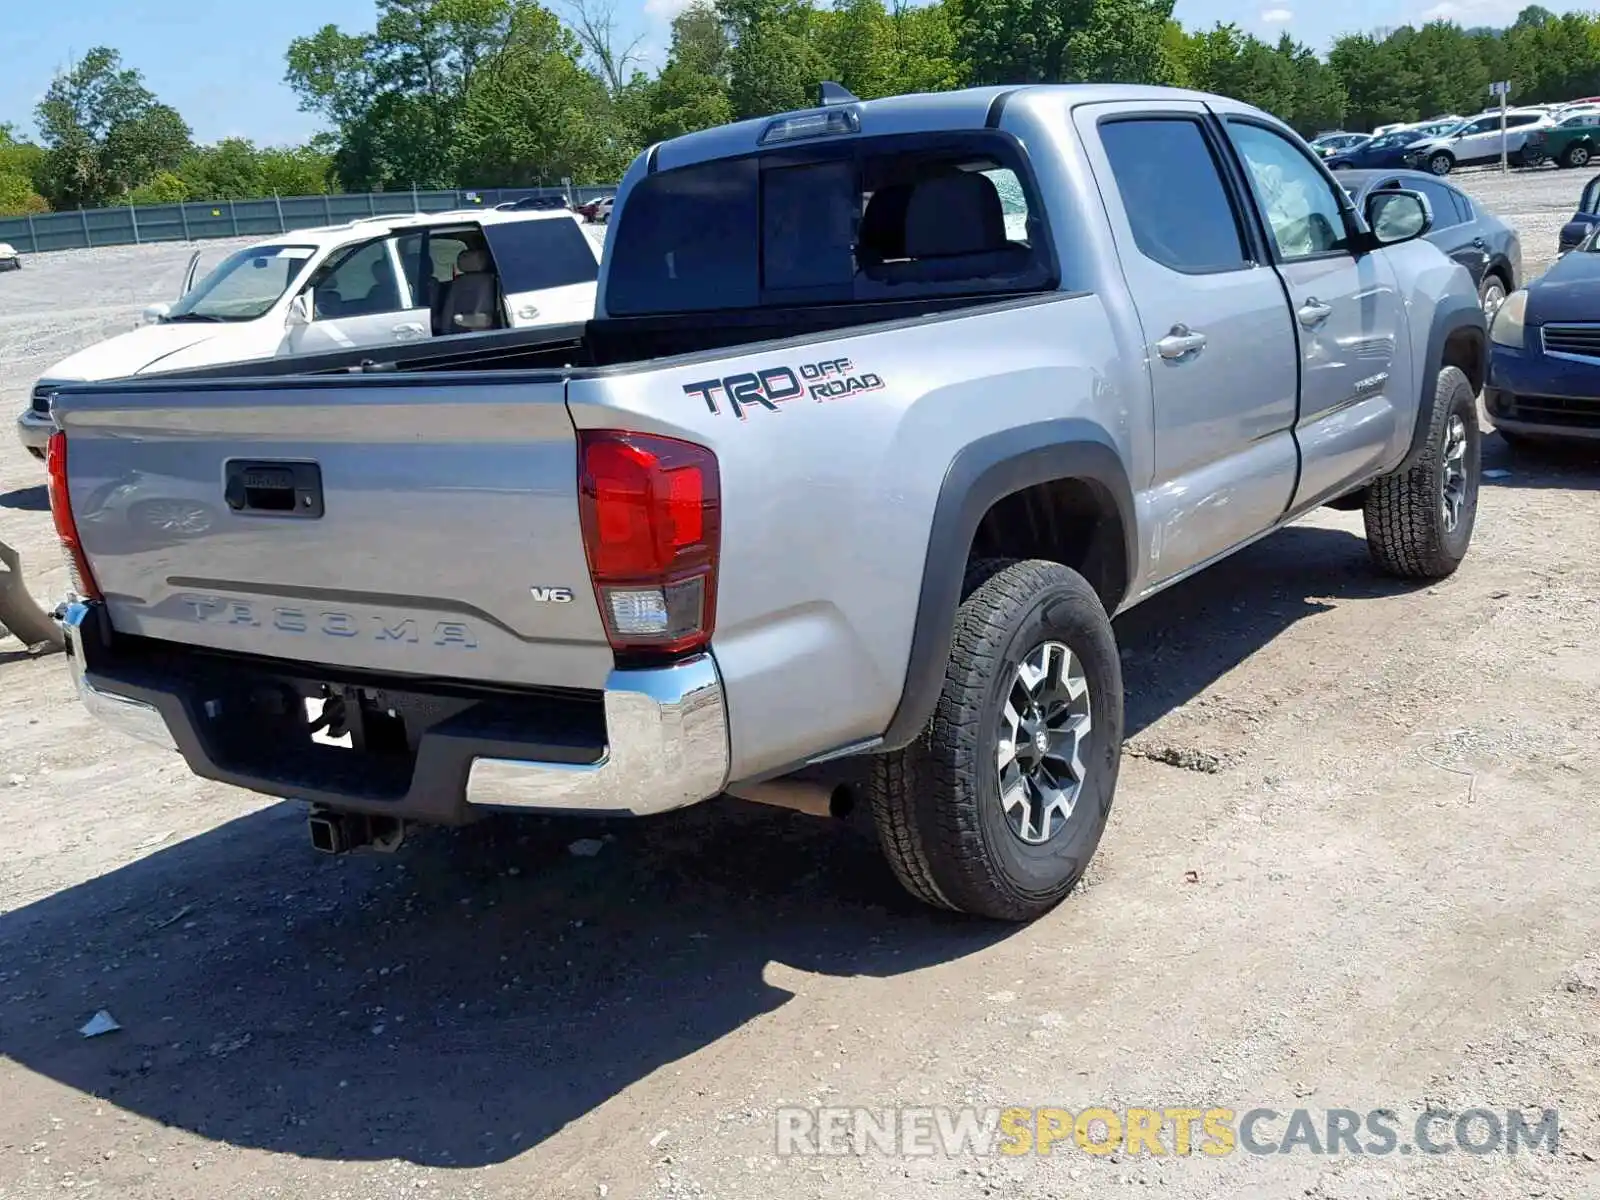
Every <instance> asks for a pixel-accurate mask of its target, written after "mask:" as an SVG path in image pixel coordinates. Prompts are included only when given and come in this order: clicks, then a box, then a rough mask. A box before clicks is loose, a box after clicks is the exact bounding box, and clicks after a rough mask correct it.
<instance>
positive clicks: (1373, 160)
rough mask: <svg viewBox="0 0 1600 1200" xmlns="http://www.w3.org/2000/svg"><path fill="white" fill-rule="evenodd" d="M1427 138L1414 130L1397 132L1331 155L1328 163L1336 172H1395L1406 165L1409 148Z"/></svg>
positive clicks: (1328, 157)
mask: <svg viewBox="0 0 1600 1200" xmlns="http://www.w3.org/2000/svg"><path fill="white" fill-rule="evenodd" d="M1426 137H1427V135H1426V134H1424V133H1420V132H1418V131H1417V130H1414V129H1401V130H1397V131H1396V132H1394V133H1386V134H1384V135H1383V136H1382V137H1375V138H1372V139H1371V140H1370V141H1366V142H1362V143H1361V144H1360V145H1359V146H1354V147H1352V148H1351V149H1349V150H1341V151H1340V152H1339V153H1337V154H1330V155H1328V156H1327V163H1328V166H1329V168H1330V169H1332V170H1335V171H1345V170H1358V171H1361V170H1375V171H1384V170H1388V171H1393V170H1395V169H1396V168H1399V167H1404V166H1405V165H1406V150H1407V148H1408V147H1410V146H1412V145H1414V144H1415V143H1417V142H1420V141H1423V140H1424V139H1425V138H1426Z"/></svg>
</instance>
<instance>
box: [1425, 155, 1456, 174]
mask: <svg viewBox="0 0 1600 1200" xmlns="http://www.w3.org/2000/svg"><path fill="white" fill-rule="evenodd" d="M1455 165H1456V160H1455V159H1454V158H1452V157H1451V156H1450V154H1449V153H1448V152H1447V151H1444V150H1440V151H1437V152H1436V153H1434V154H1432V155H1430V156H1429V158H1428V170H1430V171H1432V172H1433V173H1434V174H1435V175H1448V174H1450V169H1451V168H1452V167H1454V166H1455Z"/></svg>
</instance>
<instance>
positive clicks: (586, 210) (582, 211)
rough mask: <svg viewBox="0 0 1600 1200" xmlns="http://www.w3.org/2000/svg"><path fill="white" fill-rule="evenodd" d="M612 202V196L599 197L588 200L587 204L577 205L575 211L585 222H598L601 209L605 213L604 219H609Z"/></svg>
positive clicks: (613, 198)
mask: <svg viewBox="0 0 1600 1200" xmlns="http://www.w3.org/2000/svg"><path fill="white" fill-rule="evenodd" d="M614 200H615V197H614V196H601V197H599V198H598V199H594V200H590V201H589V202H588V203H587V204H580V205H578V207H577V209H576V211H577V214H578V215H579V216H580V217H582V218H583V219H584V220H585V221H599V220H601V219H602V218H601V216H600V213H601V210H602V209H603V210H604V211H605V214H606V217H610V215H611V205H612V202H613V201H614Z"/></svg>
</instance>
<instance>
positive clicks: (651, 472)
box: [578, 429, 722, 654]
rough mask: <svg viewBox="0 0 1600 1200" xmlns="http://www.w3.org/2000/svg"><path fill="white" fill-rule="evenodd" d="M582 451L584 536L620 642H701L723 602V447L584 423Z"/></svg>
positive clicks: (658, 649) (678, 645)
mask: <svg viewBox="0 0 1600 1200" xmlns="http://www.w3.org/2000/svg"><path fill="white" fill-rule="evenodd" d="M578 460H579V465H578V474H579V479H578V484H579V514H580V518H581V521H582V525H583V544H584V549H585V551H586V552H587V553H588V556H589V575H590V577H591V578H592V579H593V580H594V589H595V595H596V597H597V598H598V599H599V601H600V615H601V617H602V619H603V620H604V621H605V626H606V636H607V638H609V639H610V641H611V646H612V649H614V650H629V651H641V650H642V651H653V652H655V653H658V654H683V653H686V652H688V651H692V650H700V649H703V648H704V647H705V646H706V644H707V643H708V642H710V641H711V631H712V627H713V626H714V624H715V622H716V611H717V550H718V541H719V535H720V533H721V525H722V520H721V518H722V497H721V494H720V490H719V483H718V476H717V458H716V455H714V454H712V453H711V451H710V450H708V449H706V448H705V447H704V446H697V445H695V444H694V443H692V442H682V441H679V440H678V439H676V438H667V437H658V436H656V435H655V434H648V433H623V432H619V431H616V430H610V429H585V430H580V431H579V432H578Z"/></svg>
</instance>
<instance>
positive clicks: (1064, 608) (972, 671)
mask: <svg viewBox="0 0 1600 1200" xmlns="http://www.w3.org/2000/svg"><path fill="white" fill-rule="evenodd" d="M962 594H963V599H962V602H961V606H960V608H959V609H958V610H957V612H956V620H955V628H954V631H953V636H952V639H951V647H950V658H949V661H948V663H947V665H946V669H945V681H944V689H943V691H942V692H941V694H940V696H939V701H938V704H937V706H936V707H935V709H934V713H933V716H932V718H931V719H930V720H929V722H928V725H927V727H926V728H925V729H924V730H923V732H922V733H921V734H920V735H919V736H918V738H917V740H916V741H914V742H912V743H911V744H910V745H909V746H907V747H905V748H904V749H903V750H900V751H896V752H893V753H889V754H884V755H880V756H878V757H876V758H875V759H874V760H873V763H872V768H871V771H870V774H869V778H868V782H867V793H868V796H869V798H870V800H871V804H872V815H873V822H874V824H875V825H876V827H877V831H878V840H879V843H880V844H881V845H882V847H883V852H884V855H885V856H886V857H887V858H888V860H889V864H890V866H891V867H892V868H893V870H894V873H895V876H896V877H897V878H898V879H899V880H900V882H901V883H902V884H903V885H904V886H905V888H906V890H907V891H909V892H910V893H911V894H912V895H913V896H916V897H917V898H918V899H920V900H923V901H925V902H927V903H928V904H932V905H935V906H937V907H943V908H950V909H954V910H956V911H958V912H964V913H971V914H975V915H978V916H984V917H990V918H994V919H997V920H1004V921H1031V920H1033V919H1034V918H1036V917H1038V916H1041V915H1042V914H1044V913H1046V912H1048V911H1050V909H1052V908H1054V907H1055V906H1056V905H1057V904H1059V903H1060V902H1061V900H1062V899H1063V898H1064V897H1065V896H1066V895H1067V893H1068V892H1070V891H1071V890H1072V888H1073V886H1074V885H1075V884H1076V883H1077V882H1078V880H1079V879H1080V878H1081V877H1082V876H1083V872H1084V870H1085V869H1086V868H1087V867H1088V865H1089V860H1090V859H1091V858H1092V857H1093V856H1094V852H1095V848H1096V847H1097V846H1098V845H1099V844H1100V837H1101V835H1102V834H1103V833H1104V832H1105V827H1106V820H1107V818H1108V817H1109V816H1110V813H1111V799H1112V796H1113V794H1114V793H1115V791H1116V783H1117V769H1118V767H1119V765H1120V763H1121V758H1122V729H1123V712H1122V664H1121V661H1120V659H1119V658H1118V655H1117V646H1116V640H1115V638H1114V636H1113V634H1112V631H1111V622H1110V620H1109V618H1108V617H1107V616H1106V611H1105V608H1104V606H1103V605H1102V604H1101V602H1100V598H1099V597H1098V596H1097V595H1096V594H1095V591H1094V589H1093V588H1092V587H1090V586H1089V584H1088V582H1087V581H1086V580H1085V579H1084V578H1083V577H1082V576H1081V575H1079V574H1078V573H1077V572H1076V571H1072V570H1070V569H1069V568H1067V567H1064V566H1062V565H1061V564H1060V563H1055V562H1048V561H1044V560H1042V559H1025V560H1015V559H988V560H982V561H979V562H976V563H974V564H972V566H971V567H969V569H968V572H967V578H966V581H965V586H964V588H963V593H962ZM1047 641H1055V642H1061V643H1063V644H1065V645H1066V646H1067V648H1068V649H1069V650H1071V652H1072V654H1073V656H1074V657H1075V658H1076V660H1077V661H1078V663H1079V664H1080V665H1081V667H1082V669H1083V672H1084V676H1085V678H1086V680H1087V682H1088V688H1089V700H1090V715H1091V730H1090V733H1089V735H1088V740H1087V749H1085V750H1084V751H1083V754H1082V759H1083V762H1084V765H1085V767H1086V768H1087V769H1086V773H1085V778H1084V781H1083V785H1082V790H1081V791H1080V792H1079V794H1078V797H1077V800H1076V803H1075V804H1074V805H1073V808H1072V814H1071V816H1070V817H1068V818H1067V819H1066V824H1065V825H1064V826H1063V827H1062V828H1061V829H1060V830H1059V831H1058V832H1057V833H1056V834H1055V836H1054V837H1052V838H1051V839H1050V840H1049V841H1047V842H1044V843H1043V844H1038V845H1034V844H1030V843H1027V842H1024V841H1023V840H1022V839H1021V838H1019V837H1018V836H1017V835H1016V834H1014V833H1013V831H1012V829H1011V828H1010V826H1009V825H1008V824H1007V820H1006V815H1005V812H1004V809H1003V808H1002V806H1001V802H1000V783H999V778H998V774H997V770H996V758H995V755H996V750H997V749H998V744H999V737H1000V725H1001V710H1002V708H1003V706H1004V704H1005V700H1006V696H1007V694H1008V693H1009V691H1010V688H1011V685H1012V682H1013V680H1014V678H1015V673H1016V670H1017V666H1018V664H1019V663H1020V662H1021V661H1022V660H1023V659H1024V658H1026V657H1027V656H1028V655H1029V654H1030V653H1031V652H1033V651H1034V650H1035V649H1037V648H1038V647H1039V646H1040V645H1042V644H1043V643H1045V642H1047Z"/></svg>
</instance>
